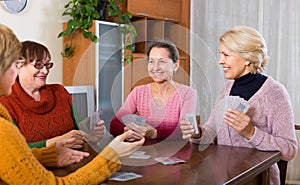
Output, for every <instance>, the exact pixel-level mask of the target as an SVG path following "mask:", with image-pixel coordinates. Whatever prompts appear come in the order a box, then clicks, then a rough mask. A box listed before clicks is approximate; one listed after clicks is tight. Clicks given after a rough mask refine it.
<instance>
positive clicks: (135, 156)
mask: <svg viewBox="0 0 300 185" xmlns="http://www.w3.org/2000/svg"><path fill="white" fill-rule="evenodd" d="M150 157H151V155H146V152H145V151H135V152H133V153H132V154H131V155H130V156H129V157H128V158H130V159H149V158H150Z"/></svg>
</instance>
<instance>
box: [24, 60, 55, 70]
mask: <svg viewBox="0 0 300 185" xmlns="http://www.w3.org/2000/svg"><path fill="white" fill-rule="evenodd" d="M30 64H31V63H30ZM31 65H33V64H31ZM33 66H34V67H35V68H36V69H43V67H44V66H46V69H51V68H52V67H53V62H47V63H44V62H42V61H36V62H35V64H34V65H33Z"/></svg>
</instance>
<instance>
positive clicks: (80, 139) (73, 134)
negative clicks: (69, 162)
mask: <svg viewBox="0 0 300 185" xmlns="http://www.w3.org/2000/svg"><path fill="white" fill-rule="evenodd" d="M70 138H74V139H75V141H74V142H72V143H70V144H66V145H65V147H67V148H73V149H81V148H83V145H84V143H85V139H84V136H83V134H82V133H81V131H80V130H71V131H70V132H68V133H66V134H64V135H61V136H57V137H54V138H51V139H48V140H47V141H46V146H50V145H51V144H53V143H57V142H58V141H62V140H67V139H70Z"/></svg>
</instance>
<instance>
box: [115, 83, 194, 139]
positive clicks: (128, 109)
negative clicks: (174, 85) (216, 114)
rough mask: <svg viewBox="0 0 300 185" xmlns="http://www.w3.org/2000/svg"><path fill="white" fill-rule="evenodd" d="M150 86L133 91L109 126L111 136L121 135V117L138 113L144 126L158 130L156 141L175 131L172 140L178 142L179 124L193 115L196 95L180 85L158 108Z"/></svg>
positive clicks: (122, 129) (189, 88) (190, 89)
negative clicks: (142, 119) (186, 117)
mask: <svg viewBox="0 0 300 185" xmlns="http://www.w3.org/2000/svg"><path fill="white" fill-rule="evenodd" d="M150 87H151V84H146V85H141V86H138V87H136V88H134V89H133V91H132V92H131V93H130V94H129V95H128V97H127V99H126V101H125V102H124V104H123V106H122V107H121V108H120V110H119V111H118V112H117V114H116V115H115V117H114V118H113V120H112V121H111V124H110V133H111V134H112V135H114V136H117V135H120V134H122V133H123V132H124V125H123V123H122V122H121V117H122V116H124V115H126V114H133V113H136V112H138V114H139V115H141V116H143V117H145V118H146V120H147V121H146V123H148V124H149V125H151V126H153V127H155V128H156V129H157V140H163V139H165V138H167V137H168V136H170V135H171V134H172V133H173V132H174V130H176V131H175V132H174V133H173V134H172V137H175V138H181V132H180V129H179V124H178V123H179V121H180V120H182V119H185V114H186V113H193V114H195V113H196V107H197V93H196V91H195V90H194V89H192V88H191V87H188V86H186V85H180V86H179V87H178V89H177V91H175V92H174V93H173V94H172V95H171V96H170V97H169V99H168V100H167V101H166V102H165V104H164V105H157V104H156V103H155V101H154V99H153V97H152V94H151V90H150Z"/></svg>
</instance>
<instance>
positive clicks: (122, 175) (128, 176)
mask: <svg viewBox="0 0 300 185" xmlns="http://www.w3.org/2000/svg"><path fill="white" fill-rule="evenodd" d="M140 177H142V175H140V174H137V173H133V172H115V173H114V174H113V175H112V176H111V177H110V178H109V180H115V181H128V180H132V179H136V178H140Z"/></svg>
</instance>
